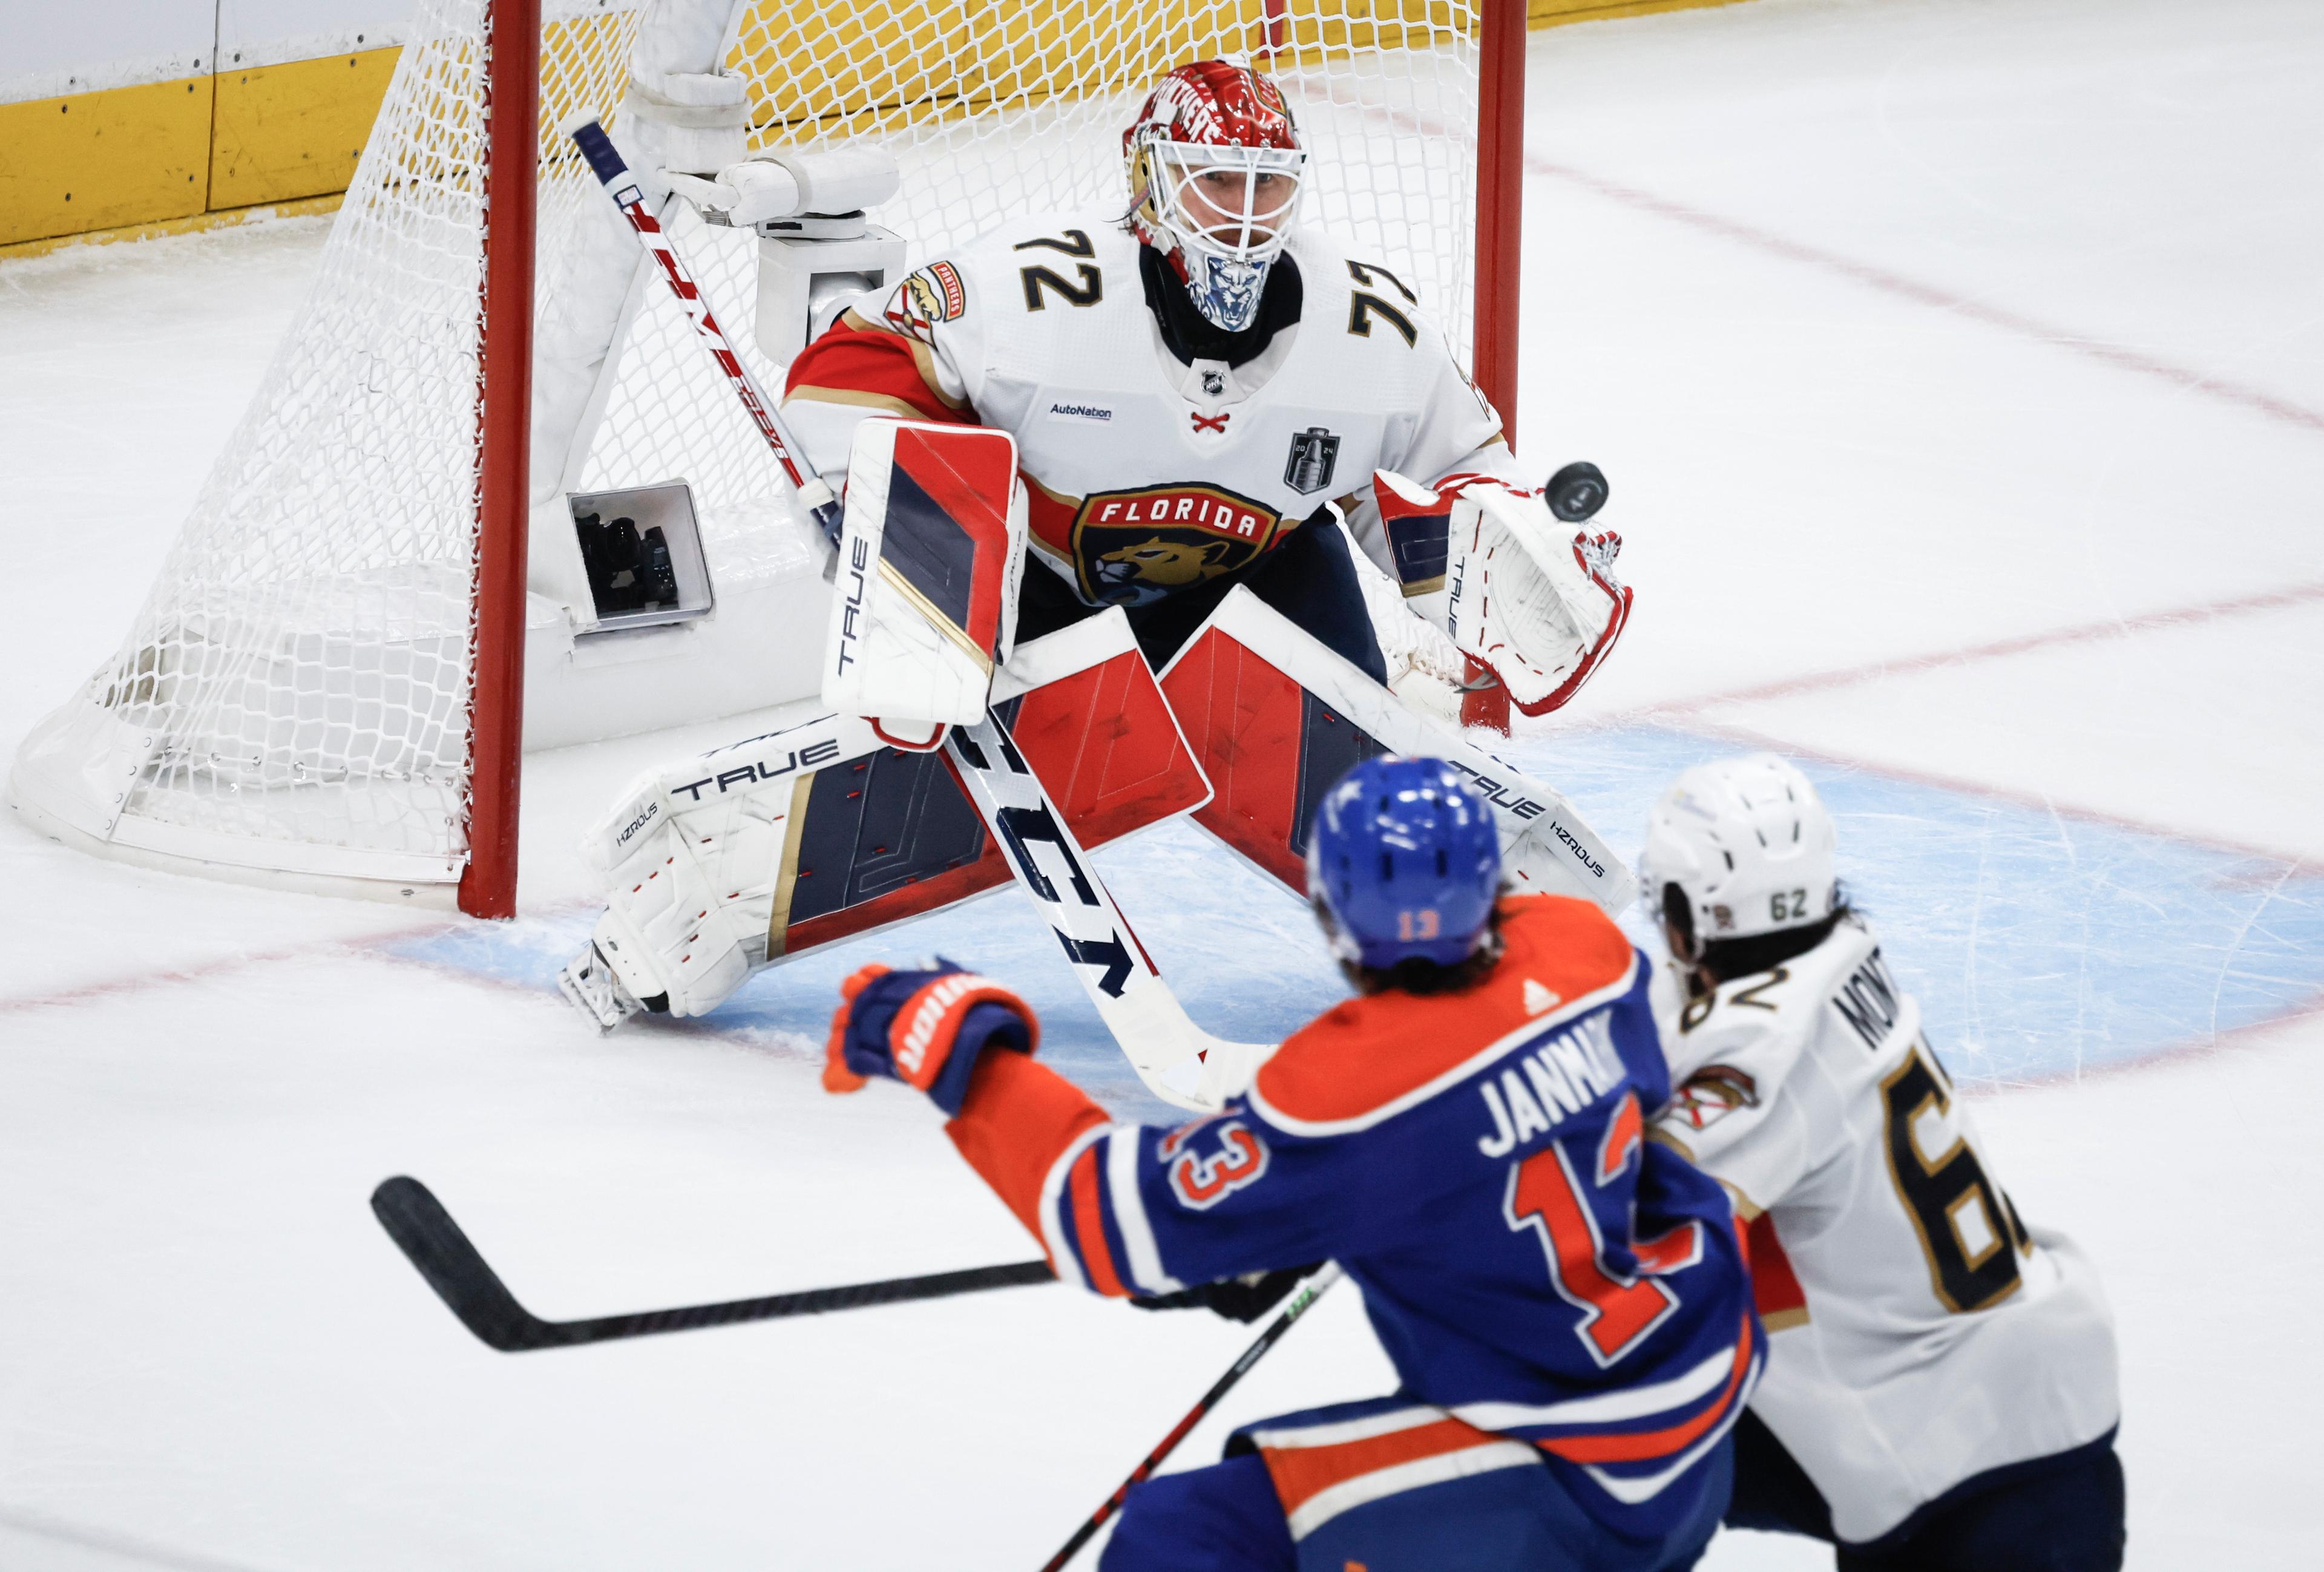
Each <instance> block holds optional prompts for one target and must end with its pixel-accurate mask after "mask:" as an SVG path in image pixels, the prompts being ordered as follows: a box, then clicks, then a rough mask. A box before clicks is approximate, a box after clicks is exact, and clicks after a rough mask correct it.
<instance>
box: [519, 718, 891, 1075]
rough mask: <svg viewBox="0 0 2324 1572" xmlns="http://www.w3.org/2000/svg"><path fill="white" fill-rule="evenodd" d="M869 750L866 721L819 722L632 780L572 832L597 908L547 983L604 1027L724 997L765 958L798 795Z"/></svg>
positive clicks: (687, 1012) (700, 1008) (707, 1006)
mask: <svg viewBox="0 0 2324 1572" xmlns="http://www.w3.org/2000/svg"><path fill="white" fill-rule="evenodd" d="M879 747H880V740H879V739H878V738H876V737H874V736H873V735H872V732H871V725H870V723H869V722H865V721H862V720H859V719H857V718H856V717H854V716H851V715H823V716H818V717H817V718H816V719H815V720H813V721H809V722H807V723H805V724H804V725H799V726H794V727H790V728H788V730H785V731H774V732H770V733H768V734H767V735H765V736H763V737H753V738H751V739H749V740H745V741H742V742H738V743H733V744H731V745H730V746H728V747H725V748H720V749H714V750H713V751H711V752H709V753H705V754H702V755H700V756H698V757H696V758H684V759H680V760H678V762H677V763H676V764H673V765H669V766H666V767H664V768H659V769H656V770H654V771H652V772H650V774H647V775H644V776H641V777H639V778H638V779H637V780H636V781H635V782H633V783H632V785H631V786H630V788H629V790H627V791H625V792H623V793H622V795H621V796H620V797H619V798H618V799H617V800H616V801H615V802H614V804H613V809H612V811H611V812H609V813H608V814H606V815H605V816H604V818H603V819H602V820H600V821H599V822H598V823H596V824H595V825H594V826H593V827H592V828H591V829H590V830H589V831H588V832H587V833H586V834H585V835H584V836H583V837H582V841H581V854H582V857H583V858H584V860H586V861H587V862H588V864H589V866H590V867H591V868H592V869H594V870H595V872H596V874H597V877H598V878H599V879H600V880H601V881H602V883H603V885H604V890H605V912H604V915H603V916H601V917H599V918H598V919H597V927H596V931H595V933H593V934H592V935H591V943H590V948H589V950H588V951H586V953H584V954H583V955H582V957H581V958H580V959H579V960H578V961H575V962H574V963H573V964H572V965H570V966H568V967H567V968H566V969H565V971H564V973H563V974H562V975H561V976H560V977H559V978H558V986H559V987H560V988H562V989H563V990H564V992H565V994H566V997H568V998H570V999H572V1001H573V1002H574V1003H575V1004H576V1005H578V1006H579V1007H581V1008H582V1009H583V1010H584V1011H586V1012H587V1013H588V1014H589V1015H590V1016H592V1017H594V1018H595V1020H596V1022H597V1025H599V1026H600V1027H601V1028H602V1029H604V1030H606V1031H611V1030H612V1029H613V1027H615V1026H617V1025H621V1023H622V1021H624V1020H626V1019H627V1018H628V1017H629V1016H632V1015H635V1014H636V1013H637V1012H638V1010H639V1009H641V1008H645V1009H650V1010H657V1011H668V1012H669V1014H670V1015H673V1016H699V1015H704V1014H706V1013H707V1012H709V1011H711V1010H713V1009H715V1008H716V1007H718V1006H719V1005H721V1004H723V1003H724V1002H725V999H726V997H727V996H728V995H730V994H732V993H733V991H734V990H735V989H736V988H740V987H741V986H742V979H744V978H746V977H748V976H750V974H751V970H752V968H753V967H755V966H757V965H758V964H759V963H760V962H761V961H765V960H766V959H767V934H768V932H769V930H770V927H771V926H772V924H773V921H774V916H775V911H774V906H775V902H776V899H777V896H778V889H779V886H780V884H781V879H782V869H783V852H784V849H785V846H786V845H787V844H788V840H787V838H788V836H789V835H790V834H791V833H792V832H793V828H794V824H795V822H796V821H797V820H798V816H799V815H800V814H802V813H803V812H804V810H805V804H806V796H805V794H804V792H803V791H802V790H801V788H802V787H803V786H805V785H806V783H807V781H808V780H810V779H811V778H812V777H814V775H815V773H816V771H817V770H821V769H826V768H832V767H833V766H835V765H841V764H845V763H847V762H849V761H851V760H853V759H855V758H862V756H863V755H865V754H868V753H871V752H873V751H875V750H876V749H878V748H879Z"/></svg>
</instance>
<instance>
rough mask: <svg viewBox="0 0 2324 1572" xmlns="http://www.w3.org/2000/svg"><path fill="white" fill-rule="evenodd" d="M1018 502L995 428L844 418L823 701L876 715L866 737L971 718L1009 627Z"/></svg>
mask: <svg viewBox="0 0 2324 1572" xmlns="http://www.w3.org/2000/svg"><path fill="white" fill-rule="evenodd" d="M1025 505H1026V504H1025V485H1024V483H1023V482H1022V481H1019V479H1018V478H1017V442H1016V439H1015V438H1014V437H1010V435H1009V434H1008V433H1007V432H1006V431H996V430H991V429H988V428H986V427H975V426H952V425H938V424H936V423H933V422H929V421H919V420H866V421H864V422H863V423H862V425H861V426H859V427H856V429H855V440H854V446H853V447H852V448H851V449H850V451H849V456H848V464H847V497H846V516H845V522H844V525H843V526H842V529H841V531H840V538H839V571H838V575H837V576H836V578H835V581H834V584H833V591H834V596H833V601H832V608H831V625H830V630H829V633H828V635H827V637H826V638H825V645H824V667H823V702H824V703H825V704H827V705H829V706H830V707H831V708H832V709H834V710H835V711H837V712H839V713H841V714H843V715H871V716H877V717H879V720H877V721H875V722H873V729H874V731H876V732H877V733H878V734H879V736H880V737H881V739H882V740H885V741H889V742H895V743H899V745H901V746H907V747H909V746H916V745H917V746H920V747H932V746H934V743H935V741H936V739H935V738H934V737H933V736H931V735H930V734H929V729H930V727H932V726H939V725H953V726H973V725H974V724H976V723H977V722H980V721H982V720H983V719H984V710H985V705H986V703H987V702H988V701H989V699H990V697H991V690H992V676H993V672H994V671H995V669H996V668H997V667H999V666H1001V664H1002V663H1003V662H1005V661H1006V660H1007V659H1008V658H1009V652H1010V644H1011V642H1012V640H1013V639H1014V636H1015V630H1016V625H1017V583H1018V577H1019V574H1021V573H1022V572H1023V565H1024V559H1025V517H1026V514H1025ZM914 737H917V738H918V739H919V740H918V743H917V744H915V743H914V742H913V741H911V740H910V739H911V738H914Z"/></svg>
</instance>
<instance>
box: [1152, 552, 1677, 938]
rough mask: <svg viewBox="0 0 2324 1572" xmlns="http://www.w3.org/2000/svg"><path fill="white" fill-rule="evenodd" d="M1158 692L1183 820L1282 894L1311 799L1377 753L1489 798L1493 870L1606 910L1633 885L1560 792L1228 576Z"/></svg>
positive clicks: (1303, 842)
mask: <svg viewBox="0 0 2324 1572" xmlns="http://www.w3.org/2000/svg"><path fill="white" fill-rule="evenodd" d="M1162 694H1163V696H1164V697H1165V698H1167V699H1168V700H1169V701H1170V710H1171V712H1172V713H1173V714H1175V715H1176V716H1177V718H1178V727H1179V730H1180V731H1182V732H1183V733H1184V734H1185V739H1186V742H1187V745H1188V746H1189V747H1191V748H1192V749H1194V758H1195V761H1196V762H1197V763H1198V764H1200V765H1201V766H1202V768H1203V773H1204V774H1205V775H1207V776H1208V777H1210V781H1211V788H1212V793H1213V795H1212V797H1211V801H1210V802H1209V804H1207V805H1205V806H1204V807H1203V808H1201V809H1200V810H1198V811H1197V812H1196V813H1195V814H1194V823H1197V824H1199V825H1201V826H1202V827H1203V829H1204V830H1207V831H1209V832H1211V833H1212V834H1213V835H1214V836H1216V837H1217V838H1218V839H1219V840H1220V841H1222V842H1223V843H1225V844H1226V845H1227V846H1228V847H1229V848H1230V849H1231V850H1234V851H1236V852H1238V853H1240V855H1241V856H1243V857H1244V858H1245V859H1247V860H1249V861H1250V863H1251V864H1252V865H1253V866H1254V867H1256V868H1258V869H1259V871H1260V872H1262V873H1265V874H1268V875H1269V876H1271V877H1272V878H1276V879H1277V880H1278V881H1280V882H1281V883H1282V884H1283V885H1284V886H1285V887H1287V888H1288V889H1290V890H1291V891H1292V892H1293V893H1294V894H1296V895H1300V896H1305V891H1306V887H1307V879H1306V854H1307V830H1308V826H1309V825H1310V824H1311V823H1314V816H1315V804H1317V803H1318V802H1320V801H1322V799H1323V794H1324V793H1325V792H1327V791H1329V790H1330V789H1331V788H1332V786H1333V783H1334V782H1336V781H1337V780H1338V779H1339V778H1340V777H1341V776H1342V775H1343V774H1344V773H1346V771H1347V770H1348V769H1349V768H1351V767H1352V766H1353V765H1355V764H1356V763H1357V762H1359V761H1360V760H1362V759H1366V758H1373V757H1376V756H1378V755H1379V754H1382V753H1401V754H1419V755H1425V756H1428V757H1431V758H1442V759H1443V760H1444V761H1445V762H1446V763H1447V764H1450V765H1452V767H1453V768H1455V769H1457V770H1459V771H1460V772H1461V773H1462V774H1463V775H1465V776H1467V777H1469V782H1470V784H1471V786H1474V787H1475V788H1476V789H1477V792H1478V795H1480V796H1482V797H1484V798H1485V800H1486V801H1487V802H1489V803H1490V804H1492V806H1493V814H1494V817H1495V819H1496V820H1498V821H1499V829H1500V832H1501V865H1502V869H1503V873H1504V876H1505V877H1506V878H1508V880H1509V882H1510V883H1511V884H1512V885H1514V886H1515V887H1517V889H1518V890H1520V891H1526V892H1533V891H1539V892H1545V893H1548V894H1554V895H1574V896H1584V897H1586V898H1588V899H1590V900H1591V901H1594V902H1596V903H1597V904H1598V906H1600V908H1602V909H1603V910H1604V911H1605V912H1606V913H1607V914H1608V915H1620V913H1621V911H1622V909H1623V908H1624V907H1626V906H1628V905H1629V904H1630V901H1631V899H1632V898H1633V897H1634V896H1636V895H1637V884H1638V881H1637V877H1636V876H1635V875H1634V874H1632V873H1631V871H1630V869H1629V868H1628V865H1626V864H1625V863H1624V862H1623V861H1622V860H1621V859H1620V858H1619V857H1617V856H1616V855H1615V854H1614V851H1613V849H1612V848H1610V847H1609V846H1608V845H1607V844H1606V842H1605V841H1604V840H1602V839H1601V838H1600V836H1599V834H1598V832H1596V831H1594V830H1592V829H1591V827H1590V826H1589V825H1588V824H1587V823H1584V822H1583V820H1582V815H1581V814H1578V813H1576V812H1574V810H1573V804H1572V803H1569V802H1567V801H1566V800H1565V797H1564V795H1563V794H1562V793H1560V792H1558V791H1557V790H1556V789H1555V788H1554V787H1553V786H1549V785H1548V784H1547V783H1546V782H1544V781H1539V780H1535V779H1534V778H1532V777H1529V776H1527V775H1526V774H1524V773H1523V772H1522V771H1520V770H1517V769H1514V768H1510V767H1509V766H1508V765H1507V764H1504V763H1503V762H1501V761H1500V760H1499V759H1498V758H1494V757H1493V756H1492V755H1491V754H1489V753H1487V752H1485V751H1484V750H1483V749H1480V748H1475V747H1471V745H1470V743H1469V741H1468V740H1467V739H1465V738H1463V737H1462V736H1461V735H1460V734H1459V733H1458V732H1456V731H1453V730H1452V728H1451V727H1449V726H1446V725H1443V723H1441V722H1434V721H1431V720H1429V719H1428V718H1426V717H1425V716H1423V715H1419V714H1416V713H1415V712H1413V711H1412V710H1410V709H1408V708H1407V707H1406V705H1405V704H1404V703H1403V702H1402V701H1401V700H1399V699H1397V696H1396V695H1395V694H1392V693H1390V692H1389V691H1388V689H1386V688H1384V687H1382V686H1381V685H1379V683H1377V682H1374V681H1373V680H1372V679H1371V678H1370V677H1369V676H1366V675H1365V674H1364V672H1363V671H1362V670H1361V669H1360V668H1359V667H1358V666H1356V665H1355V664H1354V663H1353V662H1351V661H1350V660H1348V659H1347V658H1346V657H1344V656H1341V655H1336V654H1334V653H1333V651H1331V650H1330V649H1327V648H1324V647H1323V644H1322V643H1321V642H1320V641H1318V640H1317V639H1315V637H1314V635H1313V634H1311V633H1309V632H1307V631H1306V630H1304V629H1302V628H1300V627H1298V626H1297V625H1296V624H1295V623H1293V622H1292V621H1290V620H1289V619H1288V618H1286V617H1285V616H1284V615H1283V614H1282V613H1281V612H1280V611H1276V610H1274V609H1273V608H1272V607H1270V606H1268V604H1267V603H1266V602H1263V601H1261V600H1260V599H1259V597H1258V596H1256V595H1254V594H1252V593H1250V591H1249V590H1247V589H1244V588H1242V587H1240V585H1238V586H1237V587H1236V588H1234V589H1232V590H1230V591H1229V592H1227V596H1226V599H1225V600H1223V601H1222V602H1220V603H1219V609H1218V610H1217V611H1213V612H1212V613H1211V616H1210V620H1209V621H1206V622H1204V623H1203V626H1202V627H1201V629H1200V630H1197V631H1196V632H1195V634H1194V638H1192V639H1188V640H1187V641H1186V643H1185V647H1184V648H1181V649H1180V650H1179V651H1178V653H1177V655H1176V657H1175V658H1173V659H1172V661H1171V662H1170V664H1169V665H1168V666H1166V667H1164V668H1163V672H1162Z"/></svg>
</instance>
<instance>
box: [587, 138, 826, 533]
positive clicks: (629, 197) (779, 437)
mask: <svg viewBox="0 0 2324 1572" xmlns="http://www.w3.org/2000/svg"><path fill="white" fill-rule="evenodd" d="M562 129H563V130H564V131H565V132H566V134H567V135H569V136H570V137H572V139H573V142H574V145H575V146H576V147H578V148H579V149H580V150H581V156H582V157H583V158H585V159H587V160H588V161H589V168H590V169H591V170H593V171H594V172H595V175H596V177H597V179H598V183H599V184H601V185H603V186H604V188H605V192H606V195H608V196H610V197H612V198H613V206H614V207H619V208H620V209H621V210H622V217H624V218H626V219H628V220H629V222H630V228H631V230H632V233H634V234H636V235H637V237H638V244H641V245H642V246H644V247H645V248H646V254H647V255H649V256H650V257H652V258H653V260H654V262H656V263H657V264H659V266H660V268H661V276H662V279H663V280H664V281H665V282H667V283H668V284H669V290H670V293H671V294H673V295H675V296H677V297H678V305H679V306H680V307H682V308H684V309H685V311H686V317H687V321H689V322H691V323H693V324H694V331H695V332H696V334H698V335H699V336H701V339H702V342H703V345H704V346H705V348H707V349H708V350H709V351H710V358H711V359H713V360H715V361H716V362H717V363H718V369H719V370H720V371H721V372H724V373H725V377H726V382H727V384H728V385H729V386H730V387H732V388H733V390H734V396H735V397H736V398H738V399H740V400H742V409H743V410H744V411H745V412H746V413H747V414H748V415H749V416H750V417H751V422H752V425H754V426H756V427H758V428H759V435H760V436H761V437H765V438H766V439H767V446H769V447H770V448H771V449H773V451H774V455H775V462H776V463H778V464H781V465H782V466H783V473H784V474H785V475H787V476H788V477H789V479H790V483H791V485H792V486H793V487H794V488H795V489H796V490H797V491H798V498H799V502H800V504H801V505H802V506H804V507H805V508H806V509H807V511H808V513H810V514H812V515H813V516H814V519H815V521H816V524H817V525H819V526H821V527H822V529H823V532H824V534H825V535H826V536H828V537H829V538H832V539H833V540H837V539H838V538H839V517H840V516H839V499H838V498H837V497H835V496H834V495H833V494H832V490H831V488H830V487H829V486H827V485H825V483H823V481H822V479H821V478H820V477H818V476H817V475H816V473H815V470H814V468H813V467H812V466H811V465H809V464H807V460H806V458H805V457H804V456H803V451H804V450H802V449H801V448H800V447H799V445H798V441H797V440H796V439H795V438H794V437H791V435H790V434H789V433H788V431H786V430H784V429H783V421H782V417H781V416H780V415H779V414H777V413H776V412H775V406H774V405H773V404H772V403H770V402H769V401H768V399H767V397H766V395H765V394H764V393H762V392H761V391H760V390H759V380H758V378H756V377H754V376H752V374H751V368H750V366H749V365H748V364H746V363H744V362H743V359H742V356H741V355H740V354H736V353H735V351H734V345H733V341H732V340H730V339H728V338H727V336H726V330H725V329H724V327H721V326H719V325H718V318H717V317H716V315H715V313H713V312H712V310H711V309H710V300H709V298H708V297H707V296H705V295H704V294H703V292H702V286H701V285H699V284H697V283H696V282H695V281H694V276H693V275H692V274H691V273H689V272H687V271H686V263H685V262H682V261H680V260H679V258H678V251H677V249H676V248H675V247H673V246H672V245H671V244H670V243H669V235H668V234H665V233H664V232H663V230H662V226H661V223H660V221H659V220H658V219H657V218H655V217H654V216H653V215H652V214H651V213H650V212H648V211H647V209H646V198H645V192H644V191H643V190H641V188H639V186H638V182H637V179H636V177H635V176H633V175H632V174H631V173H630V167H629V165H627V164H626V163H624V162H622V155H621V154H620V153H619V152H616V151H615V150H614V147H613V138H612V137H609V136H607V135H606V134H605V128H604V126H603V125H601V124H598V123H597V121H596V119H595V116H591V117H589V118H587V119H586V120H583V121H581V123H580V124H573V123H571V122H567V124H566V125H565V126H564V127H563V128H562Z"/></svg>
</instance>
